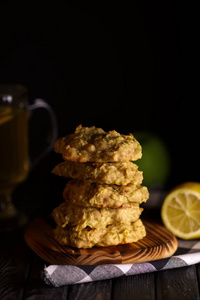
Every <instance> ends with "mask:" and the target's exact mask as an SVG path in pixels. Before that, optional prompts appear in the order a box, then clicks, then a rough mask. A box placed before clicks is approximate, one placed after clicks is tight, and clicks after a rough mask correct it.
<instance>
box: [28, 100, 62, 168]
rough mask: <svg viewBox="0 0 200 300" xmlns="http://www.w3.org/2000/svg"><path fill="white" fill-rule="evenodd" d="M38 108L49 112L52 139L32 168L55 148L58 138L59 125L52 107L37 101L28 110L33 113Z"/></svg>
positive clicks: (32, 164) (44, 102)
mask: <svg viewBox="0 0 200 300" xmlns="http://www.w3.org/2000/svg"><path fill="white" fill-rule="evenodd" d="M38 108H44V109H45V110H47V112H48V114H49V117H50V123H51V132H52V137H51V141H50V143H49V145H48V146H47V147H46V148H45V149H44V150H43V151H42V152H41V153H40V154H39V156H38V157H37V158H35V159H34V161H33V162H31V167H32V168H34V167H35V166H36V165H37V164H38V163H39V161H40V160H41V159H42V158H43V157H44V156H45V155H46V154H48V153H49V152H50V151H51V150H52V149H53V147H54V144H55V141H56V140H57V138H58V125H57V120H56V116H55V113H54V111H53V109H52V108H51V106H50V105H49V104H48V103H47V102H46V101H44V100H43V99H39V98H38V99H35V100H34V103H33V104H30V105H28V110H29V111H33V110H35V109H38Z"/></svg>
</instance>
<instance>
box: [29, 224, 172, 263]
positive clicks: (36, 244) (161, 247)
mask: <svg viewBox="0 0 200 300" xmlns="http://www.w3.org/2000/svg"><path fill="white" fill-rule="evenodd" d="M144 224H145V227H146V230H147V236H146V237H145V238H143V239H142V240H139V241H138V242H136V243H131V244H125V245H118V246H111V247H98V248H97V247H93V248H91V249H77V248H71V247H67V246H61V245H60V244H59V243H58V242H57V241H56V240H55V239H54V236H53V227H52V226H51V225H50V224H49V223H47V222H46V221H44V220H43V219H36V220H34V221H33V222H32V223H31V224H30V225H29V226H28V228H27V229H26V231H25V234H24V236H25V240H26V242H27V244H28V245H29V246H30V248H31V249H32V250H33V251H34V252H35V253H36V254H37V255H39V256H40V257H41V258H42V259H44V260H45V261H47V262H49V263H51V264H70V265H98V264H120V263H139V262H146V261H151V260H156V259H161V258H166V257H169V256H171V255H172V254H173V253H174V252H175V251H176V249H177V246H178V242H177V239H176V238H175V237H174V236H173V235H172V234H171V233H170V232H169V231H168V230H167V229H166V228H164V227H163V226H162V225H160V224H158V223H155V222H148V221H144Z"/></svg>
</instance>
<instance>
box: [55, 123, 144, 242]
mask: <svg viewBox="0 0 200 300" xmlns="http://www.w3.org/2000/svg"><path fill="white" fill-rule="evenodd" d="M55 151H56V152H57V153H61V154H62V157H63V159H64V160H65V161H64V162H62V163H60V164H58V165H57V166H56V167H55V168H54V170H53V171H52V172H53V173H54V174H56V175H59V176H64V177H68V178H73V180H71V181H69V182H68V184H67V186H66V187H65V189H64V192H63V198H64V200H65V202H64V203H62V204H61V205H60V206H59V207H57V208H55V209H54V211H53V217H54V220H55V222H56V224H57V228H56V230H55V238H56V239H57V240H58V241H59V242H60V243H61V244H66V245H70V246H75V247H78V248H91V247H93V246H109V245H117V244H121V243H130V242H135V241H137V240H139V239H141V238H143V237H144V236H145V234H146V232H145V227H144V225H143V224H142V221H141V220H140V219H139V217H140V214H141V212H142V209H141V208H140V207H139V205H140V203H141V202H145V201H146V200H147V199H148V190H147V188H146V187H143V186H141V185H140V184H141V183H142V179H143V176H142V172H141V171H138V167H137V165H136V164H134V163H132V161H135V160H137V159H139V158H141V156H142V152H141V146H140V144H139V143H138V141H137V140H136V139H135V138H134V137H133V135H131V134H130V135H121V134H119V133H118V132H116V131H115V130H113V131H109V132H108V133H106V132H105V131H104V130H103V129H101V128H96V127H94V126H93V127H82V126H81V125H80V126H78V127H77V128H76V131H75V132H74V133H72V134H69V135H67V136H65V137H62V138H60V139H58V140H57V142H56V144H55Z"/></svg>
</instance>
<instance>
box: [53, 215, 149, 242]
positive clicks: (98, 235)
mask: <svg viewBox="0 0 200 300" xmlns="http://www.w3.org/2000/svg"><path fill="white" fill-rule="evenodd" d="M54 236H55V239H56V240H57V241H58V242H59V243H60V244H61V245H68V246H72V247H77V248H92V247H93V246H100V247H106V246H114V245H118V244H127V243H133V242H137V241H138V240H140V239H142V238H144V237H145V236H146V230H145V227H144V225H143V223H142V221H141V220H140V219H138V220H137V221H136V222H133V223H128V224H116V225H114V224H113V225H108V226H107V227H105V228H103V229H102V228H100V227H98V228H89V227H87V228H84V229H83V230H81V231H75V230H74V227H69V226H67V227H65V228H62V227H60V226H57V228H56V229H55V230H54Z"/></svg>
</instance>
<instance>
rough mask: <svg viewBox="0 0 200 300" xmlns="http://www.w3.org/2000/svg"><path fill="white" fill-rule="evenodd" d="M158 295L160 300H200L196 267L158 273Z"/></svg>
mask: <svg viewBox="0 0 200 300" xmlns="http://www.w3.org/2000/svg"><path fill="white" fill-rule="evenodd" d="M156 294H157V299H159V300H178V299H184V300H199V299H200V298H199V287H198V279H197V272H196V267H195V266H194V265H193V266H188V267H182V268H177V269H171V270H165V271H161V272H160V271H159V272H157V273H156Z"/></svg>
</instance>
